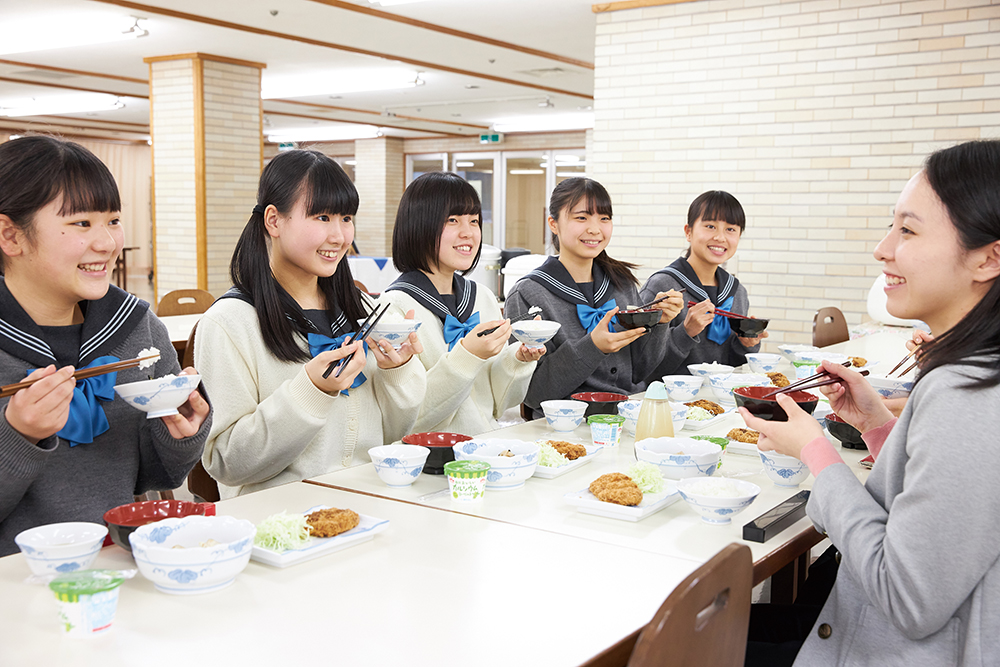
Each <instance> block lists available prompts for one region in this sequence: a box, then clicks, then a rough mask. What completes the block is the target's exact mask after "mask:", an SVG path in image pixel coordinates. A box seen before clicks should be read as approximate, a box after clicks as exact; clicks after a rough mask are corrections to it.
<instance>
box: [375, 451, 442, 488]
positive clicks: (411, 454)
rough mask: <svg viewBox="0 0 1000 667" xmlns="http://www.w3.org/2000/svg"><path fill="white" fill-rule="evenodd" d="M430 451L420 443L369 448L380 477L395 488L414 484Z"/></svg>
mask: <svg viewBox="0 0 1000 667" xmlns="http://www.w3.org/2000/svg"><path fill="white" fill-rule="evenodd" d="M430 453H431V450H430V449H429V448H427V447H421V446H420V445H383V446H381V447H372V448H371V449H369V450H368V456H370V457H371V459H372V463H373V464H375V472H376V473H377V474H378V477H379V479H381V480H382V481H383V482H385V483H386V485H388V486H391V487H392V488H394V489H402V488H405V487H407V486H410V485H411V484H413V482H414V481H415V480H416V479H417V477H419V476H420V473H421V472H422V471H423V469H424V463H426V462H427V457H428V456H429V455H430Z"/></svg>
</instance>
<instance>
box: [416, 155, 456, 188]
mask: <svg viewBox="0 0 1000 667" xmlns="http://www.w3.org/2000/svg"><path fill="white" fill-rule="evenodd" d="M429 171H448V154H447V153H424V154H422V155H407V156H406V184H407V185H409V184H410V183H412V182H413V179H414V178H416V177H417V176H420V175H421V174H426V173H427V172H429Z"/></svg>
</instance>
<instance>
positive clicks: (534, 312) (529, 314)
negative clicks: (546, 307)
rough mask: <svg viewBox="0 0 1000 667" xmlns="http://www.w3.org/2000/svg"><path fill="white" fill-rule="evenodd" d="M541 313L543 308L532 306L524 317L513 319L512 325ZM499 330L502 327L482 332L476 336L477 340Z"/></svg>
mask: <svg viewBox="0 0 1000 667" xmlns="http://www.w3.org/2000/svg"><path fill="white" fill-rule="evenodd" d="M541 312H542V309H541V308H539V307H538V306H532V307H531V308H529V309H528V312H526V313H525V314H524V315H521V316H520V317H515V318H513V319H511V321H510V323H511V324H514V322H520V321H521V320H527V319H529V318H532V317H534V316H535V315H538V314H539V313H541ZM499 328H500V327H493V328H492V329H486V330H485V331H480V332H479V333H477V334H476V337H477V338H482V337H483V336H489V335H490V334H491V333H493V332H494V331H496V330H497V329H499Z"/></svg>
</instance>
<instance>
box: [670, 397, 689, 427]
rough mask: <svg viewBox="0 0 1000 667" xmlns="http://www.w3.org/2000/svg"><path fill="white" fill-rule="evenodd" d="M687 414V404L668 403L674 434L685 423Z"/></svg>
mask: <svg viewBox="0 0 1000 667" xmlns="http://www.w3.org/2000/svg"><path fill="white" fill-rule="evenodd" d="M687 414H688V406H686V405H684V404H683V403H671V404H670V417H671V419H672V420H673V422H674V435H677V434H678V433H680V432H681V429H682V428H684V425H685V424H687Z"/></svg>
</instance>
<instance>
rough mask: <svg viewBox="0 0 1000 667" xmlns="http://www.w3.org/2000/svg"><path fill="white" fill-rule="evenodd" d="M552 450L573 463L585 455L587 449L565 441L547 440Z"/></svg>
mask: <svg viewBox="0 0 1000 667" xmlns="http://www.w3.org/2000/svg"><path fill="white" fill-rule="evenodd" d="M549 444H550V445H552V449H554V450H556V451H557V452H559V453H560V454H562V455H563V456H565V457H566V458H567V459H568V460H570V461H575V460H577V459H578V458H580V457H581V456H586V455H587V448H586V447H584V446H583V445H578V444H576V443H572V442H566V441H565V440H549Z"/></svg>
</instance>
